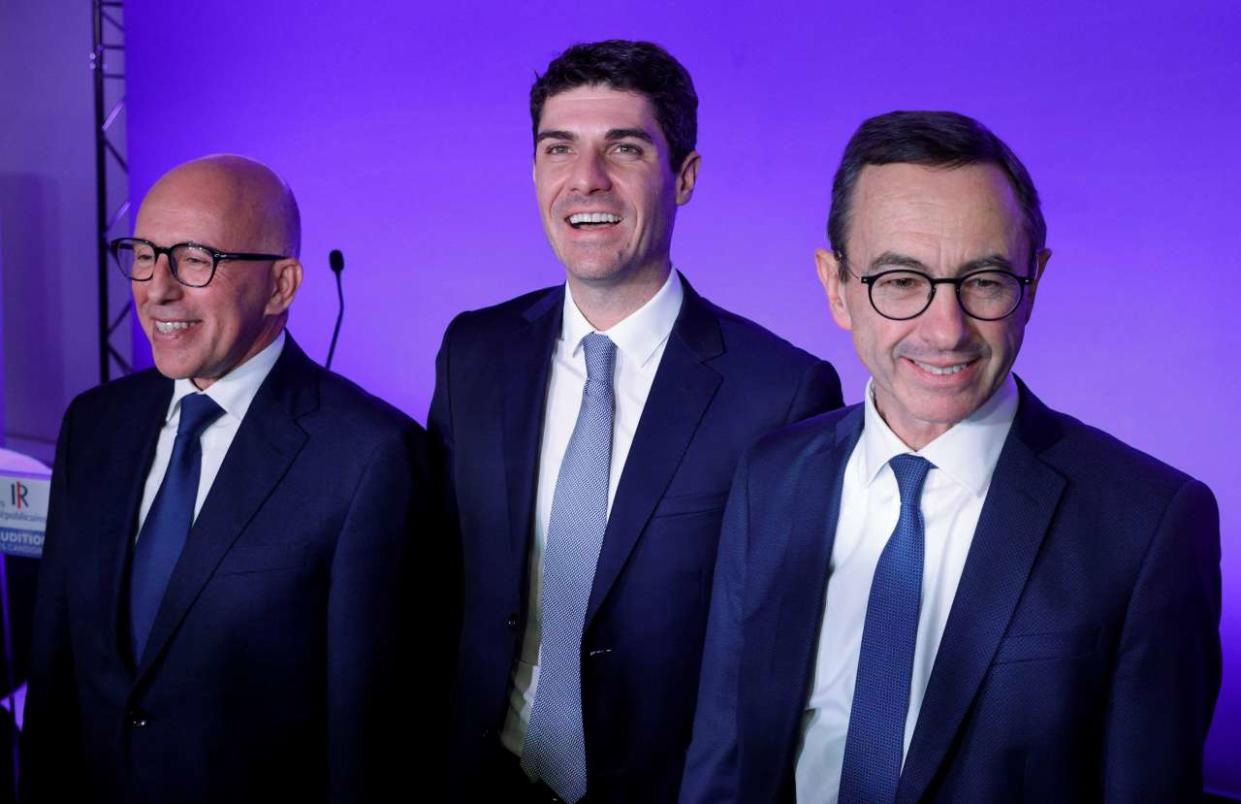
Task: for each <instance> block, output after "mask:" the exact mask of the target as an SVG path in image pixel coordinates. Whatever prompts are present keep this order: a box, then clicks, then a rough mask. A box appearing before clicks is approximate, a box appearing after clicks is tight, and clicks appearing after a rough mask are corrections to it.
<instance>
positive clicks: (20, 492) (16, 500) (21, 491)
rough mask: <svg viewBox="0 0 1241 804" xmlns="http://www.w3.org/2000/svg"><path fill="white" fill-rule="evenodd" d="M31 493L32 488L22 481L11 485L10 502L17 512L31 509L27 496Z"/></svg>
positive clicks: (16, 481)
mask: <svg viewBox="0 0 1241 804" xmlns="http://www.w3.org/2000/svg"><path fill="white" fill-rule="evenodd" d="M29 493H30V487H29V486H27V485H26V484H25V483H23V482H21V481H20V480H15V481H13V482H12V483H10V484H9V502H11V503H12V504H13V507H14V508H16V509H17V510H19V511H20V510H22V509H23V508H29V507H30V503H29V501H27V500H26V495H27V494H29Z"/></svg>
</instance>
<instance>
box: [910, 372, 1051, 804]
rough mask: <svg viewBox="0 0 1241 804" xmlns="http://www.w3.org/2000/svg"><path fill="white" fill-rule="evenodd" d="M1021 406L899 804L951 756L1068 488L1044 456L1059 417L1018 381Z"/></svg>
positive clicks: (919, 792)
mask: <svg viewBox="0 0 1241 804" xmlns="http://www.w3.org/2000/svg"><path fill="white" fill-rule="evenodd" d="M1018 383H1019V387H1020V390H1021V403H1020V408H1019V409H1018V412H1017V418H1016V420H1015V422H1014V424H1013V428H1012V431H1011V432H1010V433H1009V436H1008V440H1007V441H1006V442H1005V444H1004V449H1003V451H1002V452H1001V453H1000V459H999V462H998V463H997V464H996V467H995V474H994V476H993V477H992V479H991V486H990V489H989V490H988V492H987V499H986V502H985V503H984V504H983V509H982V513H981V515H980V516H979V519H978V527H977V528H976V530H975V532H974V540H973V543H972V544H971V545H970V551H969V555H968V557H967V558H966V561H965V568H964V570H963V571H962V574H961V582H960V585H959V586H958V587H957V594H956V598H955V599H954V600H953V604H952V610H951V612H950V613H949V615H948V624H947V626H946V627H945V629H944V635H943V639H942V640H941V642H940V646H939V652H938V654H937V655H936V657H935V665H934V667H933V668H932V670H931V678H930V681H929V682H928V684H927V691H926V697H925V698H924V699H923V703H922V709H921V712H920V713H919V715H918V725H917V727H916V728H915V729H914V735H913V739H912V741H911V742H910V746H909V753H908V755H907V756H906V759H905V768H904V771H903V772H902V774H901V780H900V786H899V788H898V790H897V801H910V802H912V801H917V800H919V799H920V798H921V797H922V796H923V794H924V793H925V792H926V789H927V787H928V786H929V785H930V784H931V782H932V780H933V779H934V777H935V774H936V772H937V771H938V769H939V767H940V765H941V764H942V763H943V761H944V759H945V757H946V756H947V754H948V752H949V750H950V748H951V746H952V743H953V741H954V739H955V737H956V733H957V731H958V729H960V727H961V724H962V722H963V721H964V719H965V716H966V713H967V712H968V710H969V708H970V706H971V704H972V703H973V700H974V696H975V695H976V694H977V692H978V688H979V686H980V685H981V683H982V680H983V677H984V676H985V675H986V673H987V669H988V668H989V667H990V666H991V660H992V658H993V657H994V656H995V652H996V649H997V647H998V646H999V643H1000V639H1001V638H1002V637H1003V636H1004V632H1005V630H1006V629H1007V628H1008V623H1009V620H1010V619H1011V618H1012V614H1013V611H1014V610H1015V609H1016V607H1017V602H1018V600H1019V599H1020V598H1021V593H1022V591H1023V590H1024V588H1025V584H1026V580H1027V578H1028V577H1029V574H1030V569H1031V567H1032V566H1033V565H1034V560H1035V558H1036V557H1037V555H1038V551H1039V547H1040V546H1041V545H1042V543H1043V538H1044V536H1045V535H1046V533H1047V530H1048V528H1049V526H1050V525H1051V521H1052V517H1053V516H1054V515H1055V511H1056V506H1057V504H1058V503H1059V500H1060V495H1061V493H1062V491H1063V490H1064V484H1065V481H1064V478H1063V476H1061V475H1060V474H1059V473H1057V472H1056V471H1055V470H1053V469H1051V468H1050V467H1049V466H1047V465H1046V464H1044V463H1043V462H1042V461H1041V460H1040V459H1039V458H1038V454H1037V453H1038V452H1040V451H1042V449H1044V448H1045V447H1046V446H1047V445H1048V444H1049V443H1051V442H1052V441H1054V440H1055V438H1056V437H1057V428H1056V425H1055V422H1054V419H1053V417H1052V416H1051V414H1050V413H1049V412H1048V411H1047V409H1046V407H1044V406H1043V404H1042V403H1041V402H1039V400H1038V399H1037V398H1035V397H1034V395H1033V394H1031V393H1030V392H1029V391H1028V390H1027V389H1026V387H1025V386H1024V385H1023V384H1021V383H1020V381H1018Z"/></svg>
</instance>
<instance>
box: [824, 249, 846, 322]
mask: <svg viewBox="0 0 1241 804" xmlns="http://www.w3.org/2000/svg"><path fill="white" fill-rule="evenodd" d="M814 262H815V270H816V271H817V272H818V274H819V283H820V284H821V285H823V291H824V292H825V293H826V294H827V309H828V310H830V311H831V313H832V320H833V321H835V322H836V325H837V326H838V327H840V328H841V329H847V330H851V329H853V316H852V315H851V314H850V312H849V300H848V299H847V298H846V297H845V283H846V281H847V280H845V279H842V278H841V276H840V273H841V270H842V267H843V266H842V264H841V261H840V258H839V257H838V256H837V255H836V253H835V252H833V251H829V250H828V249H825V248H820V249H816V250H815V252H814Z"/></svg>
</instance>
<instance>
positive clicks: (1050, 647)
mask: <svg viewBox="0 0 1241 804" xmlns="http://www.w3.org/2000/svg"><path fill="white" fill-rule="evenodd" d="M1098 643H1099V633H1098V631H1097V630H1095V629H1093V628H1083V629H1078V630H1075V631H1054V632H1051V633H1044V634H1013V635H1011V636H1006V637H1004V638H1003V639H1002V640H1000V647H999V649H998V650H997V651H996V653H995V659H994V660H992V662H991V663H992V664H993V665H997V664H1015V663H1017V662H1037V661H1048V660H1053V659H1071V658H1074V657H1077V656H1087V655H1089V654H1091V653H1094V652H1095V650H1096V649H1097V648H1098Z"/></svg>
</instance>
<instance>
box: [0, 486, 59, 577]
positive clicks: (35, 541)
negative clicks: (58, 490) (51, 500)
mask: <svg viewBox="0 0 1241 804" xmlns="http://www.w3.org/2000/svg"><path fill="white" fill-rule="evenodd" d="M51 487H52V481H51V479H50V478H49V477H48V476H47V475H34V474H28V473H25V472H3V473H0V553H5V554H7V555H11V556H24V557H27V558H38V557H39V556H41V555H43V531H44V530H45V529H46V528H47V498H48V494H49V493H50V492H51Z"/></svg>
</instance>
